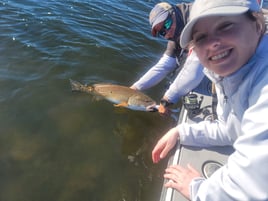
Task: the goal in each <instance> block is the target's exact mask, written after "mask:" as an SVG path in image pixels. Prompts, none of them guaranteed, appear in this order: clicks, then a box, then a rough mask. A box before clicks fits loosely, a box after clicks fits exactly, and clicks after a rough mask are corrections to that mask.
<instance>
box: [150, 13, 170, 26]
mask: <svg viewBox="0 0 268 201" xmlns="http://www.w3.org/2000/svg"><path fill="white" fill-rule="evenodd" d="M168 15H169V14H168V12H165V13H163V14H161V15H159V16H158V17H157V18H156V20H154V22H153V23H152V29H153V28H154V27H155V25H157V24H159V23H161V22H163V21H165V20H166V19H167V18H168Z"/></svg>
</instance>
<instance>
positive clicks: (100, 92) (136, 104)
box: [70, 80, 156, 111]
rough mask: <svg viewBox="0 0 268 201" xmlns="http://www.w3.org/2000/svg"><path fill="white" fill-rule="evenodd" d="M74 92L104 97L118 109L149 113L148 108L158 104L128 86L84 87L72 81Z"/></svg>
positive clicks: (98, 85)
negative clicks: (123, 108)
mask: <svg viewBox="0 0 268 201" xmlns="http://www.w3.org/2000/svg"><path fill="white" fill-rule="evenodd" d="M70 83H71V87H72V91H80V92H86V93H91V94H93V95H97V96H99V97H102V98H104V99H106V100H108V101H110V102H112V103H114V106H116V107H125V108H129V109H131V110H139V111H147V110H146V108H147V107H148V106H152V105H155V104H156V102H155V101H154V100H153V99H151V98H150V97H149V96H147V95H145V94H144V93H142V92H140V91H137V90H134V89H131V88H129V87H126V86H121V85H115V84H93V85H91V86H88V85H83V84H81V83H79V82H77V81H74V80H70Z"/></svg>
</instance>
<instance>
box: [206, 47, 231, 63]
mask: <svg viewBox="0 0 268 201" xmlns="http://www.w3.org/2000/svg"><path fill="white" fill-rule="evenodd" d="M231 52H232V49H229V50H225V51H224V52H221V53H219V54H216V55H213V56H211V57H209V60H210V61H213V62H220V61H222V60H224V59H226V58H227V57H229V56H230V54H231Z"/></svg>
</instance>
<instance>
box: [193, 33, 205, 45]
mask: <svg viewBox="0 0 268 201" xmlns="http://www.w3.org/2000/svg"><path fill="white" fill-rule="evenodd" d="M205 38H206V36H205V35H197V36H194V37H193V42H194V43H200V42H202V41H203V40H204V39H205Z"/></svg>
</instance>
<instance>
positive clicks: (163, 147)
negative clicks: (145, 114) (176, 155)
mask: <svg viewBox="0 0 268 201" xmlns="http://www.w3.org/2000/svg"><path fill="white" fill-rule="evenodd" d="M178 137H179V131H178V129H177V127H174V128H172V129H170V130H169V131H168V132H167V133H166V134H165V135H164V136H163V137H162V138H161V139H160V140H159V141H158V142H157V144H156V146H155V147H154V149H153V151H152V159H153V162H154V163H158V162H159V161H160V160H161V159H163V158H165V157H166V155H167V154H168V152H169V151H170V150H171V149H172V148H173V147H174V146H175V145H176V143H177V140H178Z"/></svg>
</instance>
